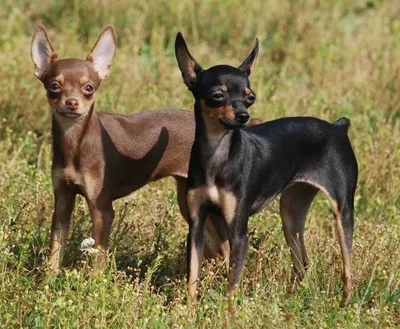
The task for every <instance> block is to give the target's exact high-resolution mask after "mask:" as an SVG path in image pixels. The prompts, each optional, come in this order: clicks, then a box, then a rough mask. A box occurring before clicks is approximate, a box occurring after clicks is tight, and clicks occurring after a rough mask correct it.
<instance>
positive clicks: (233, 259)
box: [227, 216, 249, 296]
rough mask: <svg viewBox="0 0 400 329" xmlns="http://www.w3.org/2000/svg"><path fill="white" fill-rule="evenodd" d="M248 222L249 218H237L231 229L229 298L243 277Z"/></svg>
mask: <svg viewBox="0 0 400 329" xmlns="http://www.w3.org/2000/svg"><path fill="white" fill-rule="evenodd" d="M247 222H248V218H239V217H238V216H236V218H235V219H234V220H233V223H232V225H231V226H230V228H229V243H230V246H231V252H230V257H229V264H230V265H229V273H228V291H227V293H228V296H230V295H232V294H233V293H234V292H235V290H236V288H237V286H238V284H239V281H240V278H241V276H242V272H243V267H244V259H245V256H246V251H247V245H248V242H249V235H248V234H247Z"/></svg>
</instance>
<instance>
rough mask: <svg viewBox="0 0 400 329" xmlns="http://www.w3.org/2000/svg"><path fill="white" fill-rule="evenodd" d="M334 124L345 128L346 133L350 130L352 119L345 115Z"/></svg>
mask: <svg viewBox="0 0 400 329" xmlns="http://www.w3.org/2000/svg"><path fill="white" fill-rule="evenodd" d="M333 124H334V125H336V126H338V127H340V128H342V129H343V130H345V131H346V133H347V132H348V131H349V127H350V120H349V119H347V118H345V117H343V118H340V119H339V120H336V121H335V122H334V123H333Z"/></svg>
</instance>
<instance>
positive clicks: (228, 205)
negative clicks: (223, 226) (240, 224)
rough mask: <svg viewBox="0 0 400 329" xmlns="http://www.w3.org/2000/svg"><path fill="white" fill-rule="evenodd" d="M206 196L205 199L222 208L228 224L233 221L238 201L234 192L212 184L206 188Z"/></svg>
mask: <svg viewBox="0 0 400 329" xmlns="http://www.w3.org/2000/svg"><path fill="white" fill-rule="evenodd" d="M204 198H205V200H210V201H211V202H213V203H214V204H216V205H218V206H219V207H220V208H221V211H222V214H223V215H224V219H225V222H226V223H227V224H230V223H231V222H232V220H233V217H234V216H235V210H236V203H237V200H236V197H235V195H234V194H233V193H232V192H230V191H228V190H226V189H224V188H220V187H218V186H216V185H210V186H207V187H206V188H205V189H204Z"/></svg>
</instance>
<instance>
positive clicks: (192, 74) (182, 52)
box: [175, 32, 203, 90]
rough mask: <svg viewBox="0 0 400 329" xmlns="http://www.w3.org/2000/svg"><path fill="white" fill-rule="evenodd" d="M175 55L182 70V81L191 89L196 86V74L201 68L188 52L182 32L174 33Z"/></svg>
mask: <svg viewBox="0 0 400 329" xmlns="http://www.w3.org/2000/svg"><path fill="white" fill-rule="evenodd" d="M175 56H176V60H177V61H178V65H179V69H180V70H181V72H182V77H183V81H184V82H185V84H186V86H188V87H189V90H193V89H194V87H195V86H196V81H197V78H198V74H199V73H200V72H201V71H202V70H203V69H202V68H201V66H200V65H199V64H198V63H197V62H196V60H195V59H194V58H193V56H192V55H191V54H190V53H189V50H188V47H187V45H186V42H185V39H184V38H183V35H182V33H180V32H179V33H178V34H177V35H176V40H175Z"/></svg>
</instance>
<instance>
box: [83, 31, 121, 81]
mask: <svg viewBox="0 0 400 329" xmlns="http://www.w3.org/2000/svg"><path fill="white" fill-rule="evenodd" d="M116 48H117V47H116V38H115V32H114V28H113V27H112V26H111V25H109V26H107V27H106V28H105V29H104V30H103V32H101V34H100V36H99V38H98V39H97V41H96V43H95V45H94V46H93V48H92V50H91V51H90V53H89V55H87V57H86V59H87V60H88V61H90V62H92V63H93V66H94V70H95V71H96V73H97V75H98V76H99V79H100V80H104V79H105V78H107V76H108V75H109V74H110V65H111V63H112V62H113V59H114V56H115V52H116Z"/></svg>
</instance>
